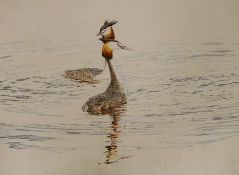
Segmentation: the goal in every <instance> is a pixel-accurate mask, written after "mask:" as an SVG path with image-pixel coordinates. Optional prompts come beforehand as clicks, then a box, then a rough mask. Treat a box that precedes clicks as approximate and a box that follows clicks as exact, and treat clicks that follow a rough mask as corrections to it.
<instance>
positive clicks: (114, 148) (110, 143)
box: [104, 106, 129, 164]
mask: <svg viewBox="0 0 239 175" xmlns="http://www.w3.org/2000/svg"><path fill="white" fill-rule="evenodd" d="M125 110H126V109H125V106H123V107H120V108H115V109H114V110H112V111H111V113H110V115H111V116H112V119H113V120H112V122H111V126H110V127H111V130H110V132H109V133H108V134H107V141H106V144H107V145H106V146H105V148H106V151H105V154H106V158H105V162H104V163H105V164H111V163H115V162H118V161H119V160H120V159H126V158H129V156H120V155H119V146H118V143H119V137H120V134H121V132H122V127H121V125H120V118H121V115H122V114H123V113H124V112H125Z"/></svg>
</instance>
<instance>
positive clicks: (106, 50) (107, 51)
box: [102, 43, 113, 59]
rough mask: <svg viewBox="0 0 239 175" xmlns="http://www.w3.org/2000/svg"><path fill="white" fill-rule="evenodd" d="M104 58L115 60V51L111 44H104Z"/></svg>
mask: <svg viewBox="0 0 239 175" xmlns="http://www.w3.org/2000/svg"><path fill="white" fill-rule="evenodd" d="M102 56H103V57H104V58H106V59H112V58H113V49H112V48H111V47H110V45H109V43H104V45H103V48H102Z"/></svg>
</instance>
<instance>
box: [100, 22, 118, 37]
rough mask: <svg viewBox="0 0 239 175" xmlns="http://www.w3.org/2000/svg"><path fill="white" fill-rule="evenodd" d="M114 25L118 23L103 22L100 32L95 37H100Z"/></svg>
mask: <svg viewBox="0 0 239 175" xmlns="http://www.w3.org/2000/svg"><path fill="white" fill-rule="evenodd" d="M116 23H118V21H116V20H113V21H108V20H105V22H104V24H103V25H102V26H101V28H100V32H99V33H98V34H97V35H102V34H103V33H104V32H105V31H106V29H107V28H108V27H110V26H113V25H114V24H116Z"/></svg>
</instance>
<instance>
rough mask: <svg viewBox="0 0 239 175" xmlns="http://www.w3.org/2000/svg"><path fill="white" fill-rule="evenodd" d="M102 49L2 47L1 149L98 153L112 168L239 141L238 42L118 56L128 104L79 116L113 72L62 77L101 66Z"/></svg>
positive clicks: (75, 44)
mask: <svg viewBox="0 0 239 175" xmlns="http://www.w3.org/2000/svg"><path fill="white" fill-rule="evenodd" d="M100 47H101V46H100V45H96V43H94V42H85V41H84V42H82V41H79V40H69V41H51V40H40V41H39V40H35V41H14V42H2V43H0V114H1V117H0V143H1V144H5V145H8V147H9V148H12V149H31V150H35V151H39V150H40V151H46V152H55V153H57V154H60V153H61V152H67V151H71V152H72V151H73V152H74V150H82V151H92V150H96V151H98V152H100V155H101V157H100V158H99V159H100V161H99V162H98V163H99V164H102V163H106V164H108V163H113V162H117V161H119V160H121V159H127V158H130V157H132V156H134V155H135V154H137V153H136V151H137V150H140V149H166V148H168V147H186V146H193V145H197V144H206V143H209V142H214V141H218V140H221V139H223V138H226V137H232V136H235V135H238V134H239V127H238V126H239V91H238V90H239V71H238V70H239V59H238V58H239V57H238V55H239V54H238V53H239V43H233V42H228V41H225V40H212V41H205V42H183V41H174V42H166V43H160V44H158V45H156V46H155V45H154V47H153V48H147V49H145V50H143V51H142V50H141V51H138V50H137V48H136V49H135V50H134V51H131V52H129V51H116V56H115V58H114V60H113V61H114V65H115V67H116V69H117V70H118V74H119V75H120V77H121V81H122V82H123V83H124V85H125V89H126V91H127V96H128V104H127V106H125V107H124V108H123V109H122V113H121V114H120V115H119V116H114V117H112V116H109V115H106V116H102V115H101V116H91V115H89V114H87V113H84V112H82V110H81V106H82V105H83V104H84V102H85V101H86V100H87V99H88V98H90V97H91V96H93V95H96V94H98V93H100V92H103V91H104V90H105V89H106V87H107V85H108V83H109V73H108V69H106V71H105V72H104V73H103V75H101V76H99V77H98V79H99V80H100V81H99V82H98V83H96V84H79V83H77V82H74V81H71V80H69V79H66V78H64V77H63V76H62V75H63V72H64V71H65V70H67V69H77V68H83V67H98V68H103V66H104V60H103V58H101V56H100ZM87 138H88V140H91V141H85V140H87ZM97 138H103V139H104V140H105V141H104V142H103V143H99V141H98V140H97ZM145 138H147V140H150V141H149V142H147V143H145V142H144V139H145ZM130 139H136V141H135V142H129V140H130ZM98 145H101V147H98ZM122 161H123V160H122Z"/></svg>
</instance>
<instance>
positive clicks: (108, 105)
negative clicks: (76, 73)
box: [82, 37, 127, 114]
mask: <svg viewBox="0 0 239 175" xmlns="http://www.w3.org/2000/svg"><path fill="white" fill-rule="evenodd" d="M100 40H101V41H102V42H103V48H102V56H103V57H104V58H105V61H106V62H107V64H108V67H109V71H110V77H111V81H110V84H109V86H108V88H107V89H106V90H105V92H103V93H100V94H98V95H95V96H93V97H91V98H89V99H88V101H87V102H86V103H85V104H84V105H83V106H82V109H83V111H86V112H89V113H91V114H101V113H103V114H104V113H109V112H110V111H111V110H112V109H114V108H115V107H120V106H122V105H123V104H126V103H127V97H126V94H125V90H124V87H123V85H122V84H121V83H120V81H119V79H118V76H117V73H116V71H115V69H114V67H113V64H112V58H113V49H112V48H111V46H110V43H111V42H117V43H118V41H115V40H109V39H105V38H104V37H103V38H100ZM120 48H121V47H120ZM122 49H124V48H122Z"/></svg>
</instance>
